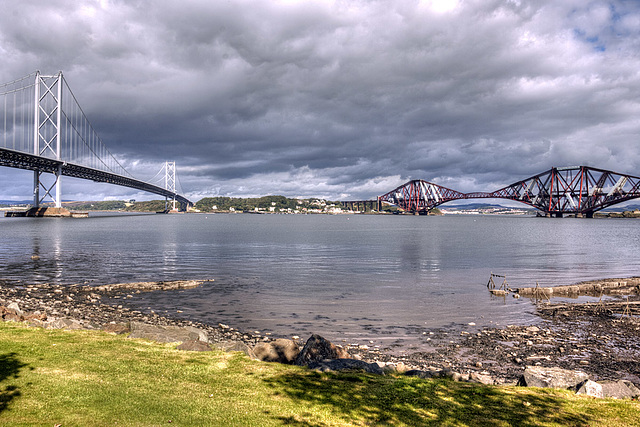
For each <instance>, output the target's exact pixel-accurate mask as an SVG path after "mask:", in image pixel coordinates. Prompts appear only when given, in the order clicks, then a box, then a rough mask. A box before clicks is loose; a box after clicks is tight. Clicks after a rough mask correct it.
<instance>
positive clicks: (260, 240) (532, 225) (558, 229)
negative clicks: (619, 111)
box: [0, 214, 640, 347]
mask: <svg viewBox="0 0 640 427" xmlns="http://www.w3.org/2000/svg"><path fill="white" fill-rule="evenodd" d="M639 226H640V222H639V221H638V220H634V219H620V220H618V219H571V218H564V219H555V218H553V219H545V218H533V217H507V216H458V215H455V216H440V217H431V216H430V217H424V216H420V217H417V216H364V215H337V216H328V215H240V214H236V215H233V214H231V215H225V214H209V215H205V214H184V215H136V216H94V217H91V218H88V219H67V218H37V219H33V218H2V219H0V233H1V234H0V235H2V241H3V245H2V247H1V248H0V277H1V278H4V279H13V280H20V281H25V282H57V283H84V282H88V283H94V284H103V283H117V282H126V281H144V280H179V279H189V278H195V279H208V278H211V279H215V281H214V282H213V283H209V284H207V285H205V286H203V287H201V288H198V289H192V290H183V291H175V292H156V293H148V294H139V295H135V296H134V298H131V299H129V300H127V304H129V305H132V306H134V307H138V308H142V309H144V310H149V309H153V310H155V311H156V312H159V313H162V314H165V313H167V314H171V315H173V316H181V317H188V318H191V319H194V320H199V321H205V322H208V323H214V324H215V323H218V322H221V323H225V324H229V325H231V326H234V327H237V328H240V329H241V330H247V331H253V330H259V331H261V332H263V333H264V332H272V333H273V334H274V335H285V336H286V335H299V336H301V337H305V336H308V335H309V334H310V333H313V332H316V333H320V334H323V335H325V336H327V337H328V338H330V339H337V340H340V339H345V340H347V341H349V342H352V341H353V342H367V341H373V342H374V344H375V345H381V346H388V345H399V346H401V347H407V346H418V347H420V345H422V344H424V343H426V338H427V337H428V332H429V331H430V330H434V329H438V328H445V327H451V325H466V324H468V323H470V322H474V323H476V325H477V326H478V327H480V326H484V325H495V324H502V325H504V324H507V323H531V322H535V321H536V317H535V315H534V314H533V307H532V305H531V303H530V302H529V301H528V300H526V299H520V300H516V299H513V298H512V297H510V296H508V297H506V298H502V297H500V298H496V297H492V296H491V295H489V293H488V292H487V289H486V284H487V281H488V279H489V274H490V273H491V272H494V273H498V274H506V276H507V279H508V282H509V284H510V285H511V287H519V286H532V285H533V286H535V283H536V282H538V283H539V284H540V285H541V286H543V285H546V286H550V285H561V284H570V283H575V282H577V281H582V280H589V279H598V278H605V277H629V276H633V275H637V274H638V270H639V268H638V267H639V266H640V259H639V258H638V257H637V249H638V248H639V247H640V227H639ZM178 311H181V313H178Z"/></svg>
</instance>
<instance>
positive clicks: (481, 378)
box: [469, 372, 495, 385]
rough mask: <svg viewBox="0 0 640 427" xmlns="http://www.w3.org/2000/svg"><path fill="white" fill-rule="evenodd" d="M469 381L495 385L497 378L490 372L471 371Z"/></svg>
mask: <svg viewBox="0 0 640 427" xmlns="http://www.w3.org/2000/svg"><path fill="white" fill-rule="evenodd" d="M469 382H472V383H479V384H484V385H493V384H494V383H495V380H494V379H493V377H492V376H491V375H489V374H482V373H477V372H471V373H469Z"/></svg>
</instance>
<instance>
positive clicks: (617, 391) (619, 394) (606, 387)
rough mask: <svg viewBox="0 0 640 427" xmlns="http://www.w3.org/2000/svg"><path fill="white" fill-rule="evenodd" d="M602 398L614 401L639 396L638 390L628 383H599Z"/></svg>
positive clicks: (620, 381) (623, 381)
mask: <svg viewBox="0 0 640 427" xmlns="http://www.w3.org/2000/svg"><path fill="white" fill-rule="evenodd" d="M599 384H600V386H601V387H602V397H612V398H614V399H633V398H634V397H638V396H640V390H639V389H638V388H637V387H636V386H635V385H633V383H631V382H630V381H625V380H618V381H601V382H600V383H599Z"/></svg>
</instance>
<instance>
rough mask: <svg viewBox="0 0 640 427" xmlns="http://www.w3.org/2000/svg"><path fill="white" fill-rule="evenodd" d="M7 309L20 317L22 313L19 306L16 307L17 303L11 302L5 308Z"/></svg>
mask: <svg viewBox="0 0 640 427" xmlns="http://www.w3.org/2000/svg"><path fill="white" fill-rule="evenodd" d="M7 308H8V309H10V310H13V311H15V312H16V314H17V315H19V316H21V315H23V314H24V313H23V312H22V310H20V306H19V305H18V303H17V302H12V303H10V304H9V305H8V306H7Z"/></svg>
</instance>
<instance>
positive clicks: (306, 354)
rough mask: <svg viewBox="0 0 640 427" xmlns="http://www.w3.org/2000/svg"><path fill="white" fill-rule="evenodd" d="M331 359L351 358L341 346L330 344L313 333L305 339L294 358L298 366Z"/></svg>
mask: <svg viewBox="0 0 640 427" xmlns="http://www.w3.org/2000/svg"><path fill="white" fill-rule="evenodd" d="M332 359H352V357H351V355H350V354H349V353H348V352H347V351H346V350H345V349H343V348H342V347H338V346H336V345H335V344H332V343H331V342H330V341H329V340H327V339H326V338H323V337H321V336H320V335H317V334H313V335H311V337H310V338H309V339H308V340H307V343H306V344H305V345H304V347H303V349H302V351H301V352H300V354H299V355H298V357H297V358H296V361H295V364H296V365H299V366H306V365H309V364H310V363H311V362H320V361H322V360H332Z"/></svg>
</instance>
